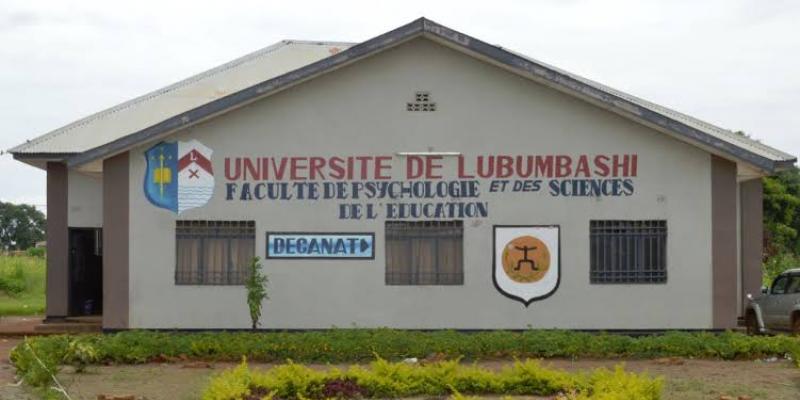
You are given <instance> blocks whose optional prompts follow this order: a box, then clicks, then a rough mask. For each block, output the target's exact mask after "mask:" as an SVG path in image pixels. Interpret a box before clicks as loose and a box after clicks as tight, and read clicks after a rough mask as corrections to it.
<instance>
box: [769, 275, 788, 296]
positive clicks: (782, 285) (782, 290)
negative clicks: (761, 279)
mask: <svg viewBox="0 0 800 400" xmlns="http://www.w3.org/2000/svg"><path fill="white" fill-rule="evenodd" d="M788 283H789V276H788V275H784V276H779V277H778V278H777V279H775V282H772V290H770V293H771V294H786V286H787V284H788Z"/></svg>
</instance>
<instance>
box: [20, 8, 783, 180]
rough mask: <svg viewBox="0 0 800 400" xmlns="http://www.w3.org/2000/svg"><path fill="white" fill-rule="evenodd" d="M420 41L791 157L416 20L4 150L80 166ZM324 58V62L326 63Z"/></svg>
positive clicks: (718, 138)
mask: <svg viewBox="0 0 800 400" xmlns="http://www.w3.org/2000/svg"><path fill="white" fill-rule="evenodd" d="M420 35H425V36H428V37H430V38H432V39H435V40H440V41H442V42H443V43H445V44H447V45H448V46H451V47H454V48H457V49H459V50H461V51H465V52H468V53H472V54H477V55H479V56H481V57H485V58H486V59H487V61H490V62H494V63H497V64H498V65H502V66H503V67H506V68H510V69H512V70H514V71H515V72H517V73H521V74H523V75H525V76H528V77H530V78H531V79H535V80H537V81H540V82H542V83H545V84H548V85H551V86H553V87H555V88H557V89H559V90H563V91H565V92H567V93H571V94H573V95H575V96H579V97H582V98H585V99H587V100H588V101H593V102H596V103H598V104H600V105H602V106H604V107H608V108H609V109H611V110H613V111H615V112H618V113H620V114H621V115H624V116H626V117H629V118H632V119H634V120H636V121H639V122H641V123H644V124H648V125H651V126H655V127H658V128H659V129H662V130H664V131H668V132H670V133H674V134H676V135H678V136H679V137H681V138H684V139H685V140H688V141H689V142H691V143H695V144H696V145H698V146H705V147H706V148H708V149H712V150H713V151H715V152H718V153H720V154H724V155H726V156H730V157H733V158H734V159H738V160H742V161H744V162H747V163H750V164H751V165H754V166H756V167H758V168H760V169H763V170H765V171H768V172H769V171H775V170H779V169H782V168H786V167H787V166H788V165H791V164H793V163H794V161H795V160H796V159H795V157H794V156H792V155H790V154H787V153H784V152H782V151H780V150H777V149H774V148H772V147H769V146H767V145H764V144H762V143H760V142H757V141H755V140H752V139H750V138H747V137H745V136H742V135H739V134H737V133H735V132H732V131H730V130H727V129H723V128H720V127H718V126H715V125H713V124H710V123H707V122H704V121H701V120H699V119H697V118H694V117H691V116H688V115H686V114H683V113H680V112H677V111H675V110H672V109H669V108H667V107H663V106H660V105H657V104H654V103H651V102H649V101H646V100H643V99H641V98H638V97H636V96H632V95H629V94H627V93H624V92H621V91H619V90H616V89H613V88H610V87H608V86H605V85H603V84H600V83H597V82H594V81H592V80H589V79H586V78H583V77H581V76H578V75H575V74H572V73H569V72H567V71H564V70H561V69H559V68H556V67H553V66H550V65H548V64H545V63H542V62H540V61H537V60H534V59H532V58H529V57H526V56H523V55H519V54H517V53H513V52H510V51H508V50H506V49H503V48H501V47H497V46H492V45H489V44H487V43H485V42H482V41H480V40H477V39H475V38H472V37H470V36H468V35H464V34H462V33H459V32H457V31H453V30H451V29H449V28H447V27H445V26H442V25H439V24H437V23H435V22H433V21H430V20H427V19H424V18H420V19H418V20H415V21H413V22H411V23H409V24H407V25H404V26H402V27H399V28H397V29H395V30H392V31H389V32H387V33H385V34H383V35H380V36H378V37H376V38H373V39H370V40H367V41H365V42H363V43H360V44H358V45H353V44H350V43H334V42H300V41H284V42H281V43H278V44H276V45H274V46H270V47H268V48H266V49H263V50H260V51H258V52H255V53H252V54H250V55H247V56H245V57H242V58H240V59H238V60H234V61H232V62H230V63H228V64H225V65H222V66H220V67H217V68H214V69H212V70H210V71H207V72H204V73H202V74H199V75H196V76H194V77H192V78H189V79H187V80H184V81H182V82H179V83H176V84H174V85H171V86H169V87H166V88H164V89H161V90H158V91H156V92H153V93H150V94H148V95H145V96H142V97H139V98H137V99H134V100H131V101H129V102H126V103H123V104H121V105H119V106H116V107H113V108H111V109H108V110H105V111H102V112H100V113H97V114H95V115H92V116H90V117H87V118H84V119H82V120H80V121H77V122H75V123H73V124H70V125H68V126H65V127H63V128H60V129H57V130H56V131H53V132H51V133H48V134H46V135H44V136H42V137H39V138H37V139H34V140H32V141H30V142H28V143H25V144H23V145H20V146H18V147H16V148H14V149H12V150H11V152H12V153H14V154H15V156H17V157H19V158H23V157H24V156H25V155H30V157H45V156H47V155H48V154H49V153H61V154H70V153H72V154H74V155H73V156H71V157H68V163H69V164H70V165H81V164H83V163H86V162H90V161H92V160H96V159H99V158H103V157H106V156H107V155H110V154H114V152H119V151H123V150H124V149H125V148H127V147H128V146H130V145H132V144H135V143H138V142H140V141H143V140H150V139H151V138H154V137H158V135H161V134H164V133H168V132H170V131H173V130H175V129H179V128H181V127H185V126H189V125H191V124H192V123H194V122H195V121H197V120H200V119H202V118H204V117H207V116H209V115H212V116H213V115H215V113H219V112H223V111H224V110H226V109H231V108H234V107H237V106H238V105H240V104H242V103H243V102H248V101H253V100H256V99H258V98H261V97H264V96H268V95H270V94H271V93H274V91H276V90H280V88H282V87H286V86H287V85H291V84H294V83H295V82H297V81H302V80H303V79H308V78H311V77H314V76H316V75H318V74H321V73H325V72H327V71H329V70H332V69H335V68H337V67H338V66H341V65H345V64H347V63H350V62H353V61H356V60H358V59H361V58H363V57H367V56H370V55H372V54H374V53H375V52H379V51H382V50H385V49H386V48H389V47H391V46H395V45H397V44H399V43H402V42H404V41H405V40H409V39H410V38H412V37H416V36H420ZM329 56H330V57H329Z"/></svg>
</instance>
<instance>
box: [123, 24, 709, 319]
mask: <svg viewBox="0 0 800 400" xmlns="http://www.w3.org/2000/svg"><path fill="white" fill-rule="evenodd" d="M416 90H427V91H430V93H431V97H432V100H433V101H436V102H437V103H438V111H437V112H435V113H429V114H422V113H408V112H406V111H405V103H406V102H407V101H411V100H412V99H413V95H414V92H415V91H416ZM175 139H177V140H183V141H186V140H189V139H197V140H199V141H201V142H202V143H203V144H205V145H207V146H208V147H210V148H212V149H213V150H214V155H213V165H214V169H215V176H216V177H217V187H216V189H215V196H214V198H213V199H212V200H211V201H210V202H209V204H208V205H207V206H205V207H203V208H200V209H195V210H191V211H188V212H185V213H184V214H182V215H181V216H180V219H220V220H226V219H230V220H236V219H248V220H255V221H256V228H257V236H256V239H257V248H256V251H257V254H258V255H259V256H261V257H264V255H265V254H264V253H265V232H266V231H268V230H270V231H282V230H286V231H302V230H311V231H320V232H325V231H369V232H375V234H376V249H377V250H376V258H375V260H374V261H274V260H267V261H265V263H264V265H265V270H266V272H267V273H268V274H269V276H270V280H271V284H270V289H269V292H270V297H271V299H270V300H269V301H267V302H266V304H265V310H264V327H265V328H329V327H332V326H339V327H351V326H359V327H380V326H392V327H399V328H460V329H502V328H526V327H535V328H576V329H647V328H658V329H679V328H711V313H712V310H711V196H710V182H711V173H710V157H709V155H708V154H707V153H705V152H703V151H701V150H699V149H697V148H695V147H692V146H690V145H687V144H684V143H682V142H679V141H677V140H674V139H671V138H668V137H667V136H666V135H663V134H661V133H657V132H655V131H653V130H651V129H649V128H646V127H643V126H641V125H638V124H635V123H633V122H630V121H628V120H625V119H623V118H621V117H619V116H617V115H614V114H611V113H609V112H607V111H604V110H601V109H599V108H596V107H594V106H591V105H589V104H586V103H584V102H582V101H580V100H577V99H574V98H572V97H569V96H566V95H563V94H561V93H558V92H556V91H553V90H551V89H548V88H545V87H543V86H540V85H537V84H535V83H532V82H530V81H528V80H526V79H523V78H521V77H518V76H515V75H512V74H510V73H507V72H505V71H502V70H499V69H497V68H495V67H493V66H490V65H487V64H484V63H482V62H480V61H476V60H474V59H472V58H469V57H467V56H465V55H462V54H460V53H456V52H454V51H453V50H449V49H445V48H443V47H440V46H439V45H436V44H434V43H432V42H430V41H427V40H425V39H418V40H414V41H412V42H410V43H407V44H404V45H402V46H400V47H398V48H396V49H393V50H390V51H387V52H386V53H384V54H382V55H379V56H376V57H373V58H371V59H369V60H365V61H362V62H359V63H357V64H354V65H352V66H349V67H346V68H343V69H341V70H339V71H336V72H334V73H331V74H329V75H327V76H324V77H321V78H318V79H316V80H314V81H311V82H308V83H305V84H303V85H301V86H298V87H295V88H293V89H290V90H287V91H285V92H283V93H281V94H278V95H275V96H272V97H270V98H268V99H265V100H262V101H260V102H257V103H254V104H252V105H250V106H248V107H246V108H244V109H241V110H238V111H235V112H233V113H230V114H228V115H225V116H222V117H219V118H216V119H214V120H211V121H209V122H207V123H204V124H202V125H199V126H197V127H194V128H192V129H190V130H189V131H187V132H182V133H180V134H179V135H177V136H176V137H175V138H171V139H170V140H175ZM152 144H153V143H149V144H147V145H144V146H141V147H139V148H137V149H135V150H133V151H132V152H131V179H130V185H131V248H130V257H131V262H130V274H131V275H130V276H131V280H130V284H131V292H130V304H131V314H130V315H131V327H132V328H247V327H249V317H248V313H247V306H246V303H245V291H244V289H243V288H242V287H223V286H218V287H210V286H176V285H175V284H174V272H175V239H174V236H175V232H174V230H175V220H176V219H177V217H176V216H175V215H173V214H172V213H170V212H169V211H167V210H163V209H159V208H156V207H154V206H152V205H151V204H150V203H148V201H147V199H146V198H145V196H144V194H143V193H142V179H143V177H144V172H145V162H144V157H143V152H144V151H145V150H146V149H147V148H149V147H150V146H152ZM430 148H432V149H435V150H437V151H460V152H462V153H463V154H464V155H465V156H467V157H474V156H475V155H478V154H570V155H576V154H601V153H636V154H638V155H639V177H638V178H637V179H636V182H635V185H636V193H635V195H633V196H631V197H620V198H601V199H596V198H580V197H572V198H562V197H551V196H549V195H546V194H544V193H538V194H523V193H516V194H502V195H501V194H491V193H486V194H485V195H484V196H482V198H483V199H484V200H486V201H489V202H490V218H488V219H480V220H466V221H465V224H464V225H465V227H464V274H465V276H464V285H463V286H405V287H401V286H386V285H384V261H383V260H384V241H383V236H384V220H383V219H382V218H381V219H378V220H374V221H341V220H339V219H338V218H337V217H336V211H337V206H338V202H335V201H333V202H323V201H317V202H312V201H294V202H286V203H271V202H259V201H253V202H249V203H246V202H238V201H230V202H229V201H225V200H224V186H223V184H222V181H223V176H222V171H223V164H222V162H223V159H224V157H225V156H226V155H227V156H254V157H255V156H284V155H285V156H292V155H299V156H308V155H320V156H331V155H360V154H369V155H382V154H388V155H393V154H395V153H396V152H398V151H427V150H429V149H430ZM484 184H485V182H484ZM484 187H486V186H484ZM590 219H666V220H668V226H669V238H668V282H667V283H666V284H661V285H590V284H589V259H588V258H589V220H590ZM493 224H559V225H560V226H561V248H562V254H561V257H562V266H561V268H562V277H561V284H560V287H559V288H558V290H557V291H556V292H555V294H554V295H552V296H551V297H549V298H547V299H545V300H542V301H537V302H534V303H533V304H531V306H530V307H528V308H526V307H524V306H523V305H522V304H520V303H519V302H516V301H512V300H510V299H508V298H506V297H504V296H502V295H501V294H500V293H498V292H497V290H496V289H495V288H494V286H493V284H492V279H491V271H492V255H491V253H492V250H491V246H492V244H491V240H492V225H493Z"/></svg>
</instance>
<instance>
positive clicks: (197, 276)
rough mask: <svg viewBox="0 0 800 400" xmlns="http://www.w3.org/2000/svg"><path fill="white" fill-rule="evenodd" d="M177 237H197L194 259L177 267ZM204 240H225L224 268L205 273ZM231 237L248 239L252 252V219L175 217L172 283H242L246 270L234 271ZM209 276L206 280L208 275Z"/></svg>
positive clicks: (253, 231) (254, 233) (194, 284)
mask: <svg viewBox="0 0 800 400" xmlns="http://www.w3.org/2000/svg"><path fill="white" fill-rule="evenodd" d="M181 239H190V240H199V245H198V246H199V247H198V250H197V258H198V262H197V263H196V264H195V265H189V267H188V268H181V264H180V262H181V261H180V260H179V258H178V256H179V253H180V252H179V246H180V244H179V241H180V240H181ZM206 239H227V241H226V246H227V251H226V254H227V257H228V259H227V260H226V266H225V268H224V271H221V272H209V271H206V267H207V266H208V265H207V263H206V262H205V260H204V255H205V251H204V244H205V240H206ZM234 240H250V241H251V242H252V246H253V249H252V250H253V251H252V252H253V255H254V256H255V248H256V226H255V221H252V220H237V221H234V220H222V221H221V220H177V221H175V285H176V286H241V285H244V283H245V281H246V279H247V277H248V275H249V272H248V271H247V270H246V269H245V270H236V267H235V266H234V265H233V260H232V251H231V249H232V245H233V241H234ZM209 274H211V275H212V279H210V280H209V279H207V277H208V275H209Z"/></svg>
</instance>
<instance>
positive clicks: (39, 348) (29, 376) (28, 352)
mask: <svg viewBox="0 0 800 400" xmlns="http://www.w3.org/2000/svg"><path fill="white" fill-rule="evenodd" d="M62 345H63V343H62V340H53V341H35V340H31V339H25V341H23V342H22V343H20V344H18V345H17V346H16V347H14V348H13V349H12V350H11V355H10V357H9V358H10V359H11V363H12V364H14V366H15V367H16V368H17V376H18V377H19V378H22V380H23V381H24V382H25V383H26V384H28V385H31V386H34V387H46V386H48V385H50V384H52V383H53V381H52V379H53V376H54V375H55V374H57V373H58V370H59V363H60V362H61V358H59V354H60V351H61V350H62ZM37 357H38V360H37ZM39 361H41V363H40V362H39Z"/></svg>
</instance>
